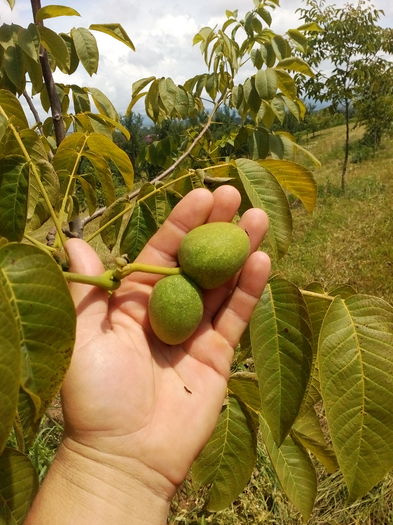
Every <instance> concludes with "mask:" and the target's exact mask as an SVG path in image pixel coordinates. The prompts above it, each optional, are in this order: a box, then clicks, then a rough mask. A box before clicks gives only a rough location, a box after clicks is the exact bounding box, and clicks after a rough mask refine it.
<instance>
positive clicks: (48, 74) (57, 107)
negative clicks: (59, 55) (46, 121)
mask: <svg viewBox="0 0 393 525" xmlns="http://www.w3.org/2000/svg"><path fill="white" fill-rule="evenodd" d="M31 8H32V11H33V18H34V23H35V24H36V25H38V26H43V25H44V24H43V23H42V22H41V21H39V22H37V19H36V15H37V11H38V10H39V9H40V8H41V0H31ZM40 63H41V69H42V75H43V77H44V82H45V86H46V89H47V91H48V96H49V101H50V107H51V112H52V119H53V127H54V130H55V136H56V144H57V145H59V144H60V142H61V141H62V140H63V139H64V137H65V126H64V122H63V118H62V116H61V103H60V99H59V96H58V94H57V91H56V86H55V81H54V80H53V75H52V70H51V68H50V65H49V59H48V53H47V51H46V49H44V48H43V47H42V46H41V48H40Z"/></svg>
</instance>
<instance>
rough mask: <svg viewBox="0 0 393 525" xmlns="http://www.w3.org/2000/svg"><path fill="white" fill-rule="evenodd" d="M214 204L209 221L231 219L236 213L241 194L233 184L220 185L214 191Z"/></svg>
mask: <svg viewBox="0 0 393 525" xmlns="http://www.w3.org/2000/svg"><path fill="white" fill-rule="evenodd" d="M213 199H214V205H213V209H212V211H211V213H210V215H209V218H208V220H207V222H218V221H225V222H226V221H231V220H232V219H233V217H234V215H235V214H236V212H237V210H238V208H239V206H240V202H241V196H240V193H239V192H238V190H237V189H236V188H234V187H233V186H228V185H225V186H220V187H219V188H217V189H216V190H215V191H214V192H213Z"/></svg>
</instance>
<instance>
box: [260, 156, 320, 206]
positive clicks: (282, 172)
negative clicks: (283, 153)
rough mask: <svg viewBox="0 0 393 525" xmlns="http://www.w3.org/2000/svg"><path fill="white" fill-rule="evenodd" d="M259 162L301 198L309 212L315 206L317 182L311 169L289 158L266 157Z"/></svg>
mask: <svg viewBox="0 0 393 525" xmlns="http://www.w3.org/2000/svg"><path fill="white" fill-rule="evenodd" d="M259 164H260V165H261V166H263V167H264V168H265V169H267V170H268V171H270V173H272V174H273V175H274V176H275V177H276V179H277V180H278V182H279V183H280V185H281V186H282V187H283V188H285V189H286V190H287V191H289V193H292V195H295V197H297V198H298V199H300V200H301V202H302V203H303V206H304V207H305V208H306V210H307V211H308V212H310V213H311V212H312V211H313V209H314V208H315V204H316V200H317V184H316V182H315V179H314V177H313V174H312V173H311V171H309V170H308V169H307V168H305V167H304V166H301V165H300V164H297V163H295V162H291V161H289V160H276V159H264V160H260V161H259Z"/></svg>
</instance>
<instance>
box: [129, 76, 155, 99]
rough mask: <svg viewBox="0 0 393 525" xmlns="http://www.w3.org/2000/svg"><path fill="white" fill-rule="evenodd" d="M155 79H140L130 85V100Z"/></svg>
mask: <svg viewBox="0 0 393 525" xmlns="http://www.w3.org/2000/svg"><path fill="white" fill-rule="evenodd" d="M155 79H156V77H147V78H141V79H140V80H137V81H136V82H134V83H133V84H132V98H134V97H135V96H136V95H138V93H139V92H140V91H142V89H143V88H145V87H146V86H147V85H148V84H150V82H152V81H153V80H155Z"/></svg>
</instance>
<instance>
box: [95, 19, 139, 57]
mask: <svg viewBox="0 0 393 525" xmlns="http://www.w3.org/2000/svg"><path fill="white" fill-rule="evenodd" d="M89 29H91V30H92V31H101V32H102V33H106V34H107V35H109V36H111V37H112V38H115V39H116V40H120V42H123V44H125V45H126V46H128V47H129V48H130V49H132V50H133V51H135V46H134V44H133V43H132V42H131V39H130V37H129V36H128V35H127V33H126V31H125V30H124V29H123V27H122V26H121V25H120V24H92V25H91V26H90V28H89Z"/></svg>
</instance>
